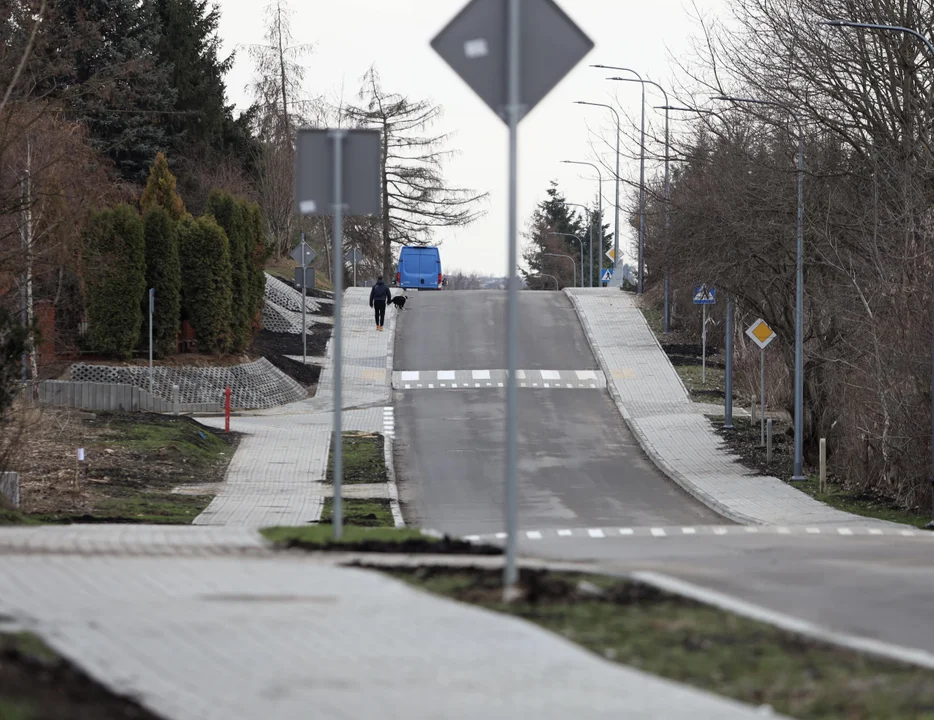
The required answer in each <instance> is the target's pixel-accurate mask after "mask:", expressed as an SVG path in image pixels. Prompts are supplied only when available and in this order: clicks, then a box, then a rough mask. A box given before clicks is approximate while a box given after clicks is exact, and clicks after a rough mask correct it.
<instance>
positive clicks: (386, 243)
mask: <svg viewBox="0 0 934 720" xmlns="http://www.w3.org/2000/svg"><path fill="white" fill-rule="evenodd" d="M388 159H389V128H388V123H386V122H383V157H382V167H381V170H382V175H383V177H382V180H383V277H384V278H385V280H386V282H387V283H390V284H391V283H392V239H391V238H390V235H389V228H390V221H389V173H388V172H387V170H386V165H387V162H388Z"/></svg>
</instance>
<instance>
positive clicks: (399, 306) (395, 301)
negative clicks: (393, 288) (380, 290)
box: [390, 295, 408, 310]
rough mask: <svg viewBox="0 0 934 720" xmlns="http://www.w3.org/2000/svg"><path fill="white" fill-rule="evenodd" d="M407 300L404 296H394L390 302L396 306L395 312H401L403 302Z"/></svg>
mask: <svg viewBox="0 0 934 720" xmlns="http://www.w3.org/2000/svg"><path fill="white" fill-rule="evenodd" d="M406 300H408V298H407V297H406V296H405V295H396V296H395V297H394V298H393V299H392V300H390V302H391V303H392V304H393V305H395V306H396V310H402V309H403V308H404V307H405V301H406Z"/></svg>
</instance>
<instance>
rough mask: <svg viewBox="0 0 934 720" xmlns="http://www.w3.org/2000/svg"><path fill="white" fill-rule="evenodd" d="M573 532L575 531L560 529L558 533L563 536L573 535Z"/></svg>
mask: <svg viewBox="0 0 934 720" xmlns="http://www.w3.org/2000/svg"><path fill="white" fill-rule="evenodd" d="M573 534H574V533H573V532H571V531H570V530H559V531H558V535H560V536H561V537H571V535H573Z"/></svg>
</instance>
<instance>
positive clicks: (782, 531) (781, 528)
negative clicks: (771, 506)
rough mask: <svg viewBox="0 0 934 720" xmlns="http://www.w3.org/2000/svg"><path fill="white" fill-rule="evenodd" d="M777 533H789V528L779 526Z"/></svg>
mask: <svg viewBox="0 0 934 720" xmlns="http://www.w3.org/2000/svg"><path fill="white" fill-rule="evenodd" d="M778 534H779V535H791V530H789V529H788V528H786V527H780V528H779V529H778Z"/></svg>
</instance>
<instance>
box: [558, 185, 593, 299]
mask: <svg viewBox="0 0 934 720" xmlns="http://www.w3.org/2000/svg"><path fill="white" fill-rule="evenodd" d="M555 202H556V203H557V204H558V205H568V206H573V207H579V208H583V210H584V212H585V213H587V215H586V217H587V218H588V223H587V224H588V225H590V282H588V283H587V287H593V218H592V217H591V214H590V208H588V207H587V206H586V205H581V204H580V203H572V202H567V201H566V200H556V201H555ZM574 237H575V238H577V240H578V242H580V243H581V287H584V243H583V242H581V240H580V238H578V237H577V235H575V236H574Z"/></svg>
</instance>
